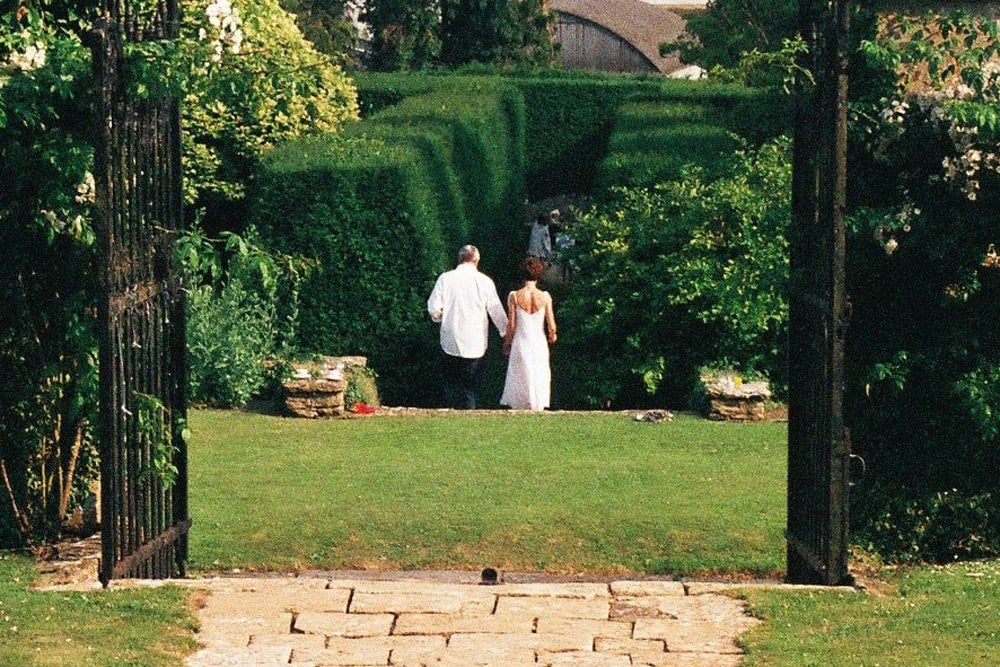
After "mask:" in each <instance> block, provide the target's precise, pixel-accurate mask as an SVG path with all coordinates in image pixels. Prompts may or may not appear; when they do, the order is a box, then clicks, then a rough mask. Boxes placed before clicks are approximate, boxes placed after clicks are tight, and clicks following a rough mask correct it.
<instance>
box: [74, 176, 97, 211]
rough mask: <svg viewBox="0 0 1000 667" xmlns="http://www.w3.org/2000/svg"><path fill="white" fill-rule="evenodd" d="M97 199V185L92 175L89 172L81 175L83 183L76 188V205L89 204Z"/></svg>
mask: <svg viewBox="0 0 1000 667" xmlns="http://www.w3.org/2000/svg"><path fill="white" fill-rule="evenodd" d="M96 197H97V185H96V184H95V182H94V175H93V174H92V173H90V172H89V171H88V172H87V173H85V174H84V175H83V181H82V182H81V183H80V184H78V185H77V186H76V197H75V199H76V203H78V204H89V203H91V202H93V201H94V200H95V199H96Z"/></svg>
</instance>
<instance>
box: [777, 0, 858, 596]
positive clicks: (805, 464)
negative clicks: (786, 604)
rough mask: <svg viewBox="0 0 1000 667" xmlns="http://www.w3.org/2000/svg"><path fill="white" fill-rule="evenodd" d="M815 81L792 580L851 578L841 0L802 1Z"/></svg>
mask: <svg viewBox="0 0 1000 667" xmlns="http://www.w3.org/2000/svg"><path fill="white" fill-rule="evenodd" d="M800 25H801V29H802V35H803V36H804V37H805V38H806V40H807V42H808V44H809V54H808V55H807V56H806V58H805V59H804V61H803V62H802V63H801V64H802V65H803V67H804V68H805V69H807V70H808V71H809V72H811V73H812V75H813V82H812V83H811V84H807V89H805V90H801V91H800V96H799V105H798V109H797V112H796V119H795V153H794V177H793V190H794V191H793V195H792V209H793V212H792V215H793V225H792V227H793V229H792V239H791V246H792V249H791V262H792V264H791V270H792V286H791V296H790V304H789V305H790V331H789V392H788V393H789V401H788V530H787V533H786V537H787V540H788V554H787V555H788V580H789V581H790V582H793V583H812V584H825V585H836V584H840V583H843V582H844V581H846V580H847V579H848V572H847V540H848V481H849V480H848V466H849V463H850V443H849V440H848V438H847V436H846V432H845V429H844V421H843V386H842V385H843V370H844V335H845V332H846V329H847V320H848V304H847V297H846V293H845V288H844V207H845V194H844V192H845V186H846V172H847V158H846V156H847V69H846V50H847V37H848V2H847V0H835V1H834V2H827V1H826V0H801V1H800Z"/></svg>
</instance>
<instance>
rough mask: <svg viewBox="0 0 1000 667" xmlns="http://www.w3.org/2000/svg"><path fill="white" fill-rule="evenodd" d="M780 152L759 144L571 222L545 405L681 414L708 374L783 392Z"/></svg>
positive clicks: (784, 176) (785, 173)
mask: <svg viewBox="0 0 1000 667" xmlns="http://www.w3.org/2000/svg"><path fill="white" fill-rule="evenodd" d="M788 151H789V145H788V142H787V141H778V142H773V143H771V144H767V145H765V146H764V147H762V148H761V149H760V150H759V151H745V152H740V153H738V154H737V155H736V156H735V157H734V158H733V159H732V160H731V162H730V163H729V164H727V165H726V166H725V167H724V168H722V169H720V172H719V173H717V174H715V175H714V176H713V177H711V178H710V177H709V176H708V174H706V173H705V172H703V171H700V170H698V169H691V170H687V171H686V172H684V174H683V176H682V177H681V178H680V179H678V180H676V181H667V182H662V183H659V184H657V185H655V186H653V187H652V188H649V189H646V188H623V189H618V190H615V191H614V192H613V194H614V198H613V199H611V200H610V201H608V202H606V203H604V204H601V205H600V206H599V207H598V208H597V209H596V210H595V211H593V212H589V213H585V214H583V215H582V216H581V217H580V219H579V221H578V223H577V225H576V227H575V229H574V238H575V239H576V245H575V246H573V249H572V251H571V252H570V254H569V257H570V261H571V262H573V264H574V265H575V266H576V267H577V268H576V270H575V273H574V279H573V281H571V283H570V285H569V287H568V290H567V294H566V297H565V300H564V301H563V303H562V304H561V306H560V318H561V320H562V324H561V326H560V330H561V331H563V332H564V333H563V338H562V346H564V348H565V351H564V352H563V353H562V354H560V355H559V356H558V357H556V359H557V361H556V362H554V363H558V364H560V366H559V368H558V369H557V371H556V372H555V373H554V376H555V377H556V378H557V382H561V383H563V384H562V386H561V387H560V388H559V390H558V391H557V392H556V394H557V395H561V396H566V397H568V402H569V403H571V404H579V405H590V406H604V405H607V404H608V402H609V401H610V402H611V403H612V404H619V405H634V404H637V403H640V404H641V403H660V404H662V403H663V402H668V403H670V404H674V405H677V404H680V405H683V404H684V402H685V401H686V400H687V398H688V397H689V396H690V394H691V391H692V389H693V387H694V384H695V383H696V382H697V380H698V368H699V367H700V366H703V365H706V364H713V363H715V364H723V365H729V366H732V367H733V368H735V369H738V370H740V371H741V372H742V373H744V374H753V373H758V374H761V375H763V376H766V377H768V378H769V379H770V381H771V383H772V386H776V387H778V388H780V387H781V386H782V385H783V384H784V383H785V382H786V379H785V373H786V369H785V361H784V356H785V345H784V337H785V335H786V327H787V318H788V311H787V301H786V297H785V289H786V286H787V281H788V265H787V261H788V260H787V242H786V240H785V239H786V230H787V226H788V223H789V220H790V202H789V199H788V197H789V195H788V193H789V192H790V179H791V170H790V166H789V161H788ZM566 360H570V361H568V363H567V361H566ZM563 364H565V365H563Z"/></svg>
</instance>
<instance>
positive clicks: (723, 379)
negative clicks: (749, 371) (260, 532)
mask: <svg viewBox="0 0 1000 667" xmlns="http://www.w3.org/2000/svg"><path fill="white" fill-rule="evenodd" d="M701 382H702V386H703V387H704V389H705V395H706V397H707V398H708V401H707V413H706V415H705V416H706V417H707V418H708V419H711V420H714V421H760V420H763V419H764V418H765V417H766V402H767V401H769V400H770V399H771V389H770V387H769V386H768V384H767V382H764V381H754V382H740V381H738V380H737V379H734V377H732V376H720V377H710V378H704V377H703V378H702V379H701Z"/></svg>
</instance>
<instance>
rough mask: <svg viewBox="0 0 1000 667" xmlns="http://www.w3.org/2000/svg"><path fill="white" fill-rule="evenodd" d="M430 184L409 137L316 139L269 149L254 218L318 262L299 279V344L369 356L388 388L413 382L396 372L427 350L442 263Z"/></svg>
mask: <svg viewBox="0 0 1000 667" xmlns="http://www.w3.org/2000/svg"><path fill="white" fill-rule="evenodd" d="M432 192H433V185H432V183H431V180H430V177H429V170H427V169H425V168H423V162H422V160H421V155H420V153H419V152H418V151H417V150H416V149H415V148H413V147H412V146H411V145H407V144H404V143H397V144H389V143H387V142H385V141H382V140H378V139H370V138H337V139H332V138H329V137H327V138H310V139H303V140H300V141H294V142H290V143H287V144H284V145H282V146H281V147H278V148H276V149H274V150H273V151H272V152H270V153H269V154H268V155H267V156H266V158H265V160H264V162H263V165H262V173H261V177H260V178H259V179H258V192H257V197H256V209H255V214H254V221H255V223H256V224H257V226H258V227H259V229H260V231H261V234H262V237H263V238H265V239H267V240H268V241H269V243H270V244H272V245H273V246H274V247H275V248H276V249H278V250H280V251H282V252H285V253H290V254H300V255H305V256H307V257H311V258H314V259H316V260H317V265H318V268H317V271H316V272H315V273H314V274H313V275H312V276H311V277H310V278H309V279H308V280H307V281H306V283H305V284H304V285H303V286H302V303H301V310H300V318H301V324H300V340H299V341H298V344H299V346H300V348H301V349H302V350H303V351H314V352H323V353H325V354H332V355H347V354H362V355H367V356H369V357H370V358H371V362H372V367H373V368H376V369H378V370H379V372H380V373H382V374H383V375H385V376H386V378H387V380H389V382H388V385H387V386H389V387H398V388H406V387H408V386H409V385H408V383H405V382H393V381H392V379H393V375H394V371H396V370H398V371H399V372H404V369H412V368H413V365H414V363H415V361H416V360H419V359H421V358H426V357H427V352H428V349H430V347H431V344H432V343H433V342H434V341H433V340H429V337H428V335H427V332H426V328H425V327H423V326H421V325H422V324H423V323H424V320H425V314H424V310H425V308H424V302H425V300H426V294H425V289H426V285H427V284H428V283H429V282H432V281H433V279H434V275H435V273H436V271H437V270H439V269H440V268H441V267H442V266H444V265H445V263H446V254H447V253H446V251H445V247H444V242H443V237H442V234H441V225H440V220H439V216H438V209H437V205H436V202H435V200H434V197H433V196H432V194H431V193H432ZM431 358H434V357H431ZM385 396H386V399H387V400H390V401H395V400H403V399H406V400H412V401H421V397H420V396H419V395H411V396H395V395H394V394H393V392H392V391H391V390H390V391H387V392H386V394H385ZM423 402H426V397H424V398H423Z"/></svg>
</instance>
